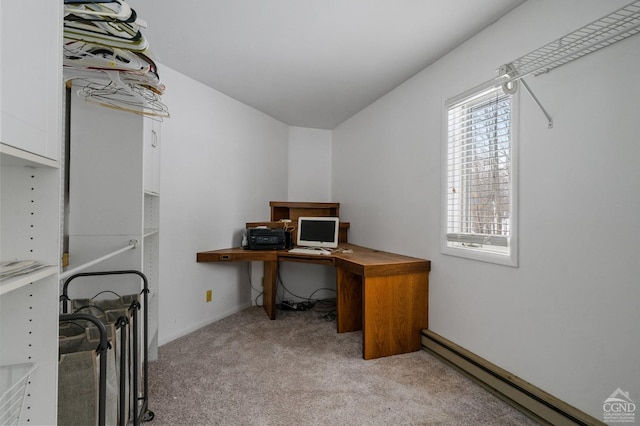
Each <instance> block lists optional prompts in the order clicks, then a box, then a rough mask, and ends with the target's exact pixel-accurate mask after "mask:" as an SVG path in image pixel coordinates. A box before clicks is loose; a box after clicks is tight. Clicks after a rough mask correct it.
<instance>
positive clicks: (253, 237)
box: [244, 228, 291, 250]
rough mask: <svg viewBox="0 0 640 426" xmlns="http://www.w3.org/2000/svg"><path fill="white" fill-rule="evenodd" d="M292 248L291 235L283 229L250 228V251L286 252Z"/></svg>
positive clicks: (248, 247) (248, 243)
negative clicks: (285, 250)
mask: <svg viewBox="0 0 640 426" xmlns="http://www.w3.org/2000/svg"><path fill="white" fill-rule="evenodd" d="M290 247H291V233H290V232H287V231H285V230H284V229H282V228H276V229H273V228H248V229H247V246H246V247H244V248H246V249H249V250H284V249H286V248H290Z"/></svg>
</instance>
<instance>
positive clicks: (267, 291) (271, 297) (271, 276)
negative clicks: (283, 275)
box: [262, 261, 278, 320]
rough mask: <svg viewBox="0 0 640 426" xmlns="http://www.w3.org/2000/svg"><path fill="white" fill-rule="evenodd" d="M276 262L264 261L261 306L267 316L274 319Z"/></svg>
mask: <svg viewBox="0 0 640 426" xmlns="http://www.w3.org/2000/svg"><path fill="white" fill-rule="evenodd" d="M277 271H278V262H276V261H265V262H264V278H263V279H264V282H263V284H264V288H263V289H262V290H263V293H262V306H264V310H265V312H266V313H267V315H268V316H269V319H272V320H274V319H276V310H277V309H276V278H277Z"/></svg>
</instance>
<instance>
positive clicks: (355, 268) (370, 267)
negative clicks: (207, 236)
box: [196, 244, 431, 276]
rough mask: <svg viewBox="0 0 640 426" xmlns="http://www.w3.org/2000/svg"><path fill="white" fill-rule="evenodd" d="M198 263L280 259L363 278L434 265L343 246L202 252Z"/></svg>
mask: <svg viewBox="0 0 640 426" xmlns="http://www.w3.org/2000/svg"><path fill="white" fill-rule="evenodd" d="M349 250H350V251H351V252H349ZM345 251H347V252H345ZM196 260H197V261H198V262H238V261H278V260H279V261H291V262H303V263H318V264H325V265H333V266H336V267H340V268H344V269H346V270H348V271H350V272H352V273H354V274H356V275H360V276H384V275H396V274H403V273H415V272H429V271H430V270H431V262H430V261H429V260H425V259H419V258H416V257H410V256H404V255H400V254H395V253H389V252H385V251H380V250H375V249H371V248H367V247H362V246H357V245H355V244H340V246H339V247H338V249H336V251H335V252H334V253H332V254H331V255H313V254H299V253H289V252H288V251H287V250H245V249H242V248H240V247H236V248H227V249H221V250H210V251H203V252H199V253H197V255H196Z"/></svg>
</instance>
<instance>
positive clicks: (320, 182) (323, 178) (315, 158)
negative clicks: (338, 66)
mask: <svg viewBox="0 0 640 426" xmlns="http://www.w3.org/2000/svg"><path fill="white" fill-rule="evenodd" d="M331 134H332V132H331V131H330V130H323V129H310V128H306V127H295V126H291V127H290V128H289V193H288V199H287V201H313V202H340V200H334V199H332V197H331ZM279 276H280V279H281V282H280V286H279V289H280V291H279V292H278V300H279V301H280V300H304V299H307V298H309V297H312V298H313V299H325V298H330V297H335V288H336V273H335V269H334V268H327V267H326V266H321V265H308V264H307V265H305V264H301V263H295V262H283V263H281V264H280V266H279ZM283 287H284V288H283ZM283 290H284V291H283Z"/></svg>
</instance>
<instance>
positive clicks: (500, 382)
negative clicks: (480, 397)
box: [421, 330, 604, 425]
mask: <svg viewBox="0 0 640 426" xmlns="http://www.w3.org/2000/svg"><path fill="white" fill-rule="evenodd" d="M421 341H422V347H423V348H424V349H425V350H426V351H427V352H430V353H433V354H435V355H436V356H438V357H439V358H441V359H443V360H444V361H446V362H447V363H449V364H450V365H452V366H454V367H455V368H457V369H458V370H461V371H462V372H463V373H465V374H466V375H468V376H471V378H473V379H475V380H476V381H477V382H478V383H479V384H480V385H482V386H483V387H484V388H485V389H487V390H489V391H490V392H492V393H493V394H495V395H496V396H498V397H500V398H502V399H503V400H505V401H506V402H508V403H509V404H511V405H512V406H514V407H515V408H517V409H519V410H520V411H522V412H523V413H525V414H526V415H528V416H530V417H532V418H533V419H534V420H536V421H538V422H541V423H543V424H545V423H548V424H551V425H604V423H603V422H601V421H600V420H598V419H596V418H594V417H592V416H590V415H588V414H587V413H585V412H583V411H580V410H578V409H577V408H575V407H573V406H571V405H569V404H567V403H566V402H563V401H561V400H559V399H558V398H556V397H554V396H553V395H550V394H548V393H547V392H545V391H543V390H542V389H540V388H538V387H536V386H534V385H532V384H531V383H528V382H526V381H524V380H522V379H520V378H519V377H517V376H514V375H513V374H511V373H509V372H508V371H506V370H503V369H502V368H500V367H498V366H497V365H495V364H492V363H490V362H489V361H487V360H485V359H483V358H481V357H479V356H478V355H476V354H474V353H473V352H470V351H468V350H466V349H464V348H462V347H460V346H458V345H456V344H455V343H453V342H451V341H449V340H447V339H445V338H444V337H442V336H440V335H438V334H436V333H434V332H432V331H431V330H422V336H421Z"/></svg>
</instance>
